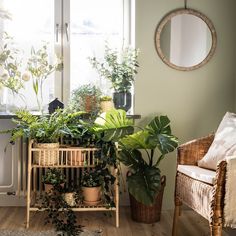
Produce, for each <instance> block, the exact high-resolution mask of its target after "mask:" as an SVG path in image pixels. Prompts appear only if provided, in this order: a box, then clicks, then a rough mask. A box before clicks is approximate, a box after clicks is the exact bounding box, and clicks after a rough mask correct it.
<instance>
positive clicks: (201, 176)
mask: <svg viewBox="0 0 236 236" xmlns="http://www.w3.org/2000/svg"><path fill="white" fill-rule="evenodd" d="M177 170H178V171H179V172H181V173H183V174H185V175H187V176H189V177H191V178H193V179H196V180H199V181H202V182H205V183H208V184H214V180H215V177H216V172H215V171H212V170H207V169H204V168H200V167H198V166H193V165H178V168H177Z"/></svg>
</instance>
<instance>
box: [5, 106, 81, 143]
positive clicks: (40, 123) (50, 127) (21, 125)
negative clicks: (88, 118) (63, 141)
mask: <svg viewBox="0 0 236 236" xmlns="http://www.w3.org/2000/svg"><path fill="white" fill-rule="evenodd" d="M83 114H84V113H83V112H74V113H66V111H63V110H57V111H56V112H54V113H53V114H51V115H47V116H35V115H32V114H31V113H30V112H29V111H26V110H19V111H17V112H16V116H17V118H16V119H12V121H13V122H14V123H15V124H16V127H15V128H13V129H11V130H6V131H1V133H11V142H15V140H16V139H17V138H19V137H23V138H29V139H33V140H34V141H35V142H38V143H53V142H58V139H59V138H60V137H63V136H68V135H70V136H71V137H74V136H76V137H78V136H79V134H80V133H79V132H81V134H82V133H83V131H82V130H81V129H82V128H81V127H82V125H81V124H82V121H81V119H80V118H81V115H83ZM78 126H79V127H80V128H81V129H80V130H78V129H77V127H78Z"/></svg>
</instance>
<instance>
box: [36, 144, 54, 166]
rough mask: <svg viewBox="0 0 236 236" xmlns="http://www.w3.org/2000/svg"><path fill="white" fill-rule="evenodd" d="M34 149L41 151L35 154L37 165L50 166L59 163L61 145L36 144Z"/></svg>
mask: <svg viewBox="0 0 236 236" xmlns="http://www.w3.org/2000/svg"><path fill="white" fill-rule="evenodd" d="M33 147H34V148H38V149H39V151H35V152H34V154H33V158H34V163H35V164H38V165H39V164H40V165H42V166H50V165H55V164H57V163H58V162H59V151H58V148H59V143H34V144H33ZM40 149H41V150H40Z"/></svg>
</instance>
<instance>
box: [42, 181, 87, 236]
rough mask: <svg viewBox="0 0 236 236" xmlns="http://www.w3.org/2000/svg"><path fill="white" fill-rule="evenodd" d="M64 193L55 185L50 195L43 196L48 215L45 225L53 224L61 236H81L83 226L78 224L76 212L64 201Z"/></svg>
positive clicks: (43, 206)
mask: <svg viewBox="0 0 236 236" xmlns="http://www.w3.org/2000/svg"><path fill="white" fill-rule="evenodd" d="M63 193H64V190H63V189H62V187H61V186H60V185H54V186H53V189H52V191H51V192H50V193H46V194H45V195H43V196H42V208H45V209H46V213H47V216H46V218H45V224H48V223H51V224H52V225H53V226H54V227H55V230H56V232H58V233H59V235H60V233H62V235H65V236H77V235H80V233H81V232H83V230H82V226H81V225H78V224H77V220H76V215H75V212H74V211H73V210H72V207H71V206H70V205H68V204H67V203H66V201H65V200H64V197H63Z"/></svg>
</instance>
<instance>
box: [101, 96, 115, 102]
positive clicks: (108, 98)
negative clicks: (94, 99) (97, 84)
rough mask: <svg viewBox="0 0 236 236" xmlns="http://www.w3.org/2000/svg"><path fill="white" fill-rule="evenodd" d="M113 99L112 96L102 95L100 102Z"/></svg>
mask: <svg viewBox="0 0 236 236" xmlns="http://www.w3.org/2000/svg"><path fill="white" fill-rule="evenodd" d="M106 101H112V97H111V96H102V97H100V102H106Z"/></svg>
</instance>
